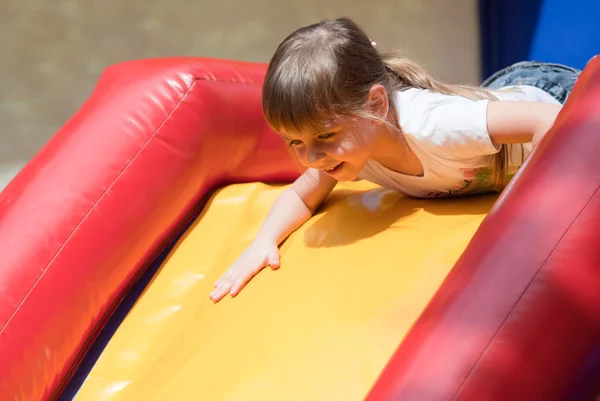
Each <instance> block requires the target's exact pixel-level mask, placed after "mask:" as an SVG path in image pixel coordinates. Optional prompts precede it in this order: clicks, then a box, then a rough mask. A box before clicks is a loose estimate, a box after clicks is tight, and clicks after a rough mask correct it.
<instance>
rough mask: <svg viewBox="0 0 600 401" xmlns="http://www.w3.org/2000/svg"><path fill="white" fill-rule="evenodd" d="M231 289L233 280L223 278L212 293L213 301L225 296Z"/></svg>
mask: <svg viewBox="0 0 600 401" xmlns="http://www.w3.org/2000/svg"><path fill="white" fill-rule="evenodd" d="M230 289H231V282H230V281H227V280H222V281H221V282H220V283H219V285H218V286H217V287H216V288H215V289H214V290H213V291H212V292H211V293H210V299H212V300H213V301H219V300H221V298H223V297H224V296H225V295H226V294H227V293H228V292H229V290H230Z"/></svg>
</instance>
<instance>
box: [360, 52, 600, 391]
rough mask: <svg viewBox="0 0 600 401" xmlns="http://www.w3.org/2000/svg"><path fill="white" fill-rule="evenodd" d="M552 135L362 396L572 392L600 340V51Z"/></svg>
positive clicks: (509, 189)
mask: <svg viewBox="0 0 600 401" xmlns="http://www.w3.org/2000/svg"><path fill="white" fill-rule="evenodd" d="M547 135H548V136H547V137H546V138H544V141H543V142H542V143H541V144H540V145H539V147H538V148H537V149H536V150H535V151H534V153H533V154H532V156H531V158H530V159H529V160H528V161H527V163H526V166H525V168H524V169H523V171H522V173H521V174H519V175H518V176H517V177H516V179H515V180H514V181H513V182H512V183H511V185H510V186H509V188H508V189H507V190H506V191H505V192H504V193H503V194H502V196H501V198H500V199H499V201H498V202H497V204H496V205H495V206H494V208H493V210H492V211H491V212H490V213H489V215H488V216H487V218H486V219H485V221H484V222H483V224H482V225H481V227H480V229H479V230H478V232H477V233H476V235H475V236H474V238H473V239H472V241H471V242H470V244H469V246H468V248H467V249H466V251H465V252H464V254H463V255H462V257H461V259H460V260H459V261H458V263H457V264H456V266H455V267H454V268H453V270H452V272H451V274H450V275H449V276H448V277H447V279H446V280H445V282H444V283H443V285H442V287H441V288H440V290H439V291H438V293H437V294H436V296H435V297H434V299H433V300H432V301H431V303H430V305H429V306H428V308H427V310H426V311H425V312H424V314H423V315H422V316H421V317H420V318H419V320H418V322H417V323H416V325H415V326H414V327H413V328H412V330H411V332H410V333H409V335H408V336H407V337H406V338H405V339H404V341H403V342H402V344H401V345H400V346H399V348H398V350H397V351H396V353H395V355H394V356H393V358H392V359H391V360H390V362H389V364H388V366H387V368H386V369H385V370H384V372H383V373H382V375H381V377H380V378H379V381H378V382H377V383H376V385H375V386H374V388H373V389H372V392H371V394H370V396H369V397H368V398H367V399H368V401H375V400H377V401H380V400H381V401H383V400H386V401H390V400H398V401H424V400H426V401H442V400H443V401H450V400H453V401H467V400H469V401H492V400H493V401H507V400H510V401H520V400H522V401H537V400H539V401H549V400H563V399H574V398H570V397H571V395H569V394H567V393H565V392H566V391H568V389H569V386H570V384H569V383H570V381H571V380H574V379H575V378H574V377H573V376H574V375H575V374H577V373H578V372H579V370H580V369H581V368H582V366H583V365H584V364H585V363H586V359H587V358H588V357H589V356H590V354H592V353H593V352H594V350H595V349H596V348H597V347H598V345H600V192H599V189H600V167H599V163H598V160H599V159H600V58H595V59H594V60H593V61H592V62H590V64H589V65H588V67H587V68H586V69H585V71H584V72H583V75H582V76H581V77H580V79H579V81H578V83H577V85H576V87H575V89H574V91H573V93H572V95H571V96H570V98H569V100H568V101H567V104H566V105H565V107H564V108H563V110H562V112H561V114H560V116H559V119H558V121H557V123H556V124H555V126H554V127H553V129H552V130H551V131H550V132H549V133H548V134H547ZM594 379H595V380H596V382H595V385H596V389H595V391H594V389H593V387H594V383H582V385H584V384H585V385H589V384H591V386H590V388H591V391H590V392H589V394H587V397H588V398H586V399H589V400H591V399H593V397H594V393H596V394H597V391H598V388H597V387H598V384H600V372H598V373H597V374H596V375H595V378H593V377H592V378H591V379H590V380H594ZM578 391H579V390H578ZM577 399H578V400H580V398H577Z"/></svg>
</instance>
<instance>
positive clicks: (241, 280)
mask: <svg viewBox="0 0 600 401" xmlns="http://www.w3.org/2000/svg"><path fill="white" fill-rule="evenodd" d="M252 276H254V275H253V274H252V273H250V272H247V273H246V274H245V275H243V276H240V277H238V278H237V279H236V280H235V281H234V282H233V285H232V286H231V290H230V291H229V293H230V294H231V296H232V297H235V296H236V295H237V294H238V293H239V292H240V291H241V289H242V288H244V287H245V286H246V284H247V283H248V281H250V279H251V278H252Z"/></svg>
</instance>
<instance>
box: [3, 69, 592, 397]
mask: <svg viewBox="0 0 600 401" xmlns="http://www.w3.org/2000/svg"><path fill="white" fill-rule="evenodd" d="M265 70H266V65H265V64H261V63H245V62H237V61H230V60H215V59H205V58H168V59H151V60H136V61H130V62H125V63H121V64H117V65H114V66H112V67H110V68H108V69H107V70H106V71H105V73H104V74H103V75H102V77H101V79H100V81H99V82H98V85H97V87H96V89H95V91H94V92H93V94H92V95H91V96H90V98H89V99H88V100H87V101H86V102H85V103H84V104H83V105H82V107H81V109H80V110H79V111H78V112H77V113H76V114H75V115H74V116H73V117H72V118H71V119H70V120H69V121H68V122H67V123H66V124H65V125H64V127H62V129H61V130H60V131H59V132H58V133H57V134H56V135H55V136H54V137H53V138H52V139H51V140H50V141H49V142H48V143H47V144H46V146H45V147H44V148H43V149H42V150H41V151H40V152H39V153H38V154H37V155H36V156H35V158H33V160H31V161H30V163H29V164H28V165H27V166H26V167H25V168H24V169H23V170H22V171H21V172H20V174H19V175H18V176H17V177H16V178H15V179H14V180H13V181H12V182H11V183H10V184H9V186H8V187H7V188H6V189H5V190H4V191H3V192H2V193H1V195H0V246H1V247H2V252H1V253H0V399H1V400H2V401H4V400H6V401H37V400H43V401H46V400H67V399H69V400H71V399H74V400H77V401H92V400H93V401H107V400H111V401H135V400H140V401H142V400H143V401H171V400H173V401H187V400H190V401H191V400H194V401H195V400H211V401H226V400H227V401H230V400H236V401H237V400H243V401H255V400H256V401H258V400H261V401H264V400H277V401H287V400H289V401H296V400H298V401H299V400H302V401H308V400H344V401H351V400H368V401H383V400H386V401H391V400H402V401H451V400H454V401H467V400H474V401H475V400H476V401H487V400H494V401H496V400H498V401H506V400H511V401H519V400H523V401H536V400H540V401H542V400H543V401H550V400H593V399H594V397H595V396H596V395H597V394H598V392H599V390H600V230H599V229H598V227H599V226H600V193H599V191H598V190H599V188H600V168H599V167H598V159H599V157H600V112H599V111H600V59H594V60H592V61H591V62H590V63H589V64H588V65H587V67H586V68H585V70H584V72H583V75H582V76H581V78H580V80H579V82H578V84H577V86H576V87H575V90H574V92H573V93H572V95H571V97H570V98H569V100H568V102H567V104H566V105H565V107H564V108H563V110H562V112H561V114H560V116H559V118H558V120H557V122H556V124H555V125H554V127H553V128H552V130H551V132H549V133H548V135H547V136H546V137H545V138H544V140H543V141H542V143H541V144H540V145H539V146H538V147H537V148H536V149H535V151H534V152H533V153H532V155H531V157H530V158H529V159H528V160H527V162H526V164H525V166H524V167H523V168H522V169H521V170H520V171H519V173H518V174H517V175H516V176H515V177H514V178H513V180H512V181H511V183H510V185H509V187H508V188H507V189H506V191H504V192H503V193H502V194H501V195H500V196H496V195H489V196H478V197H472V198H457V199H436V200H427V201H424V200H416V199H411V198H408V197H404V196H402V195H400V194H398V193H395V192H392V191H388V190H384V189H382V188H380V187H377V186H375V185H372V184H369V183H365V182H353V183H348V184H343V185H340V186H339V187H338V188H337V189H336V190H335V192H334V193H333V194H332V195H331V197H330V198H329V199H328V200H327V202H326V204H325V205H324V206H323V208H321V209H320V210H319V211H318V212H317V213H316V214H315V216H314V217H313V218H312V219H311V220H310V221H309V222H308V223H307V224H306V225H305V226H303V227H302V228H301V229H300V230H298V231H297V232H295V233H294V234H293V235H292V236H291V237H290V238H288V240H287V241H285V242H284V244H283V245H282V247H281V267H280V268H279V269H278V270H269V269H267V270H265V271H264V272H262V273H261V274H259V275H258V276H256V277H255V278H254V279H253V280H252V281H251V282H250V283H249V285H248V286H247V287H246V288H245V289H244V290H243V291H242V292H241V293H240V294H239V295H238V296H237V297H234V298H231V297H227V298H225V299H223V300H222V301H221V302H219V303H216V304H215V303H213V302H212V301H210V299H209V297H208V295H209V293H210V291H211V290H212V287H213V283H214V281H215V280H216V279H217V278H218V277H219V276H220V275H221V274H222V273H223V271H224V270H225V269H226V268H227V267H228V266H229V264H230V263H231V262H232V261H233V260H234V259H235V258H236V257H237V256H238V255H239V254H240V252H241V251H242V250H243V249H244V248H245V247H246V246H247V245H248V244H249V243H250V241H252V239H253V236H254V234H255V233H256V231H257V230H258V227H259V225H260V224H261V223H262V221H263V219H264V217H265V215H266V213H267V212H268V209H269V207H270V205H271V203H272V202H273V201H274V199H275V198H276V196H277V195H278V194H279V193H280V192H281V191H282V190H283V189H284V188H285V187H286V186H287V185H289V183H290V182H291V181H292V180H293V179H294V178H295V177H297V176H298V174H299V170H298V169H297V167H296V165H295V164H294V163H293V162H292V160H291V158H290V157H289V154H288V152H287V150H286V149H285V147H284V145H283V143H282V142H281V141H280V140H279V138H278V136H277V135H276V134H275V133H274V132H272V131H271V130H270V129H269V128H268V126H267V124H266V123H265V121H264V119H263V116H262V113H261V102H260V92H261V83H262V79H263V75H264V73H265Z"/></svg>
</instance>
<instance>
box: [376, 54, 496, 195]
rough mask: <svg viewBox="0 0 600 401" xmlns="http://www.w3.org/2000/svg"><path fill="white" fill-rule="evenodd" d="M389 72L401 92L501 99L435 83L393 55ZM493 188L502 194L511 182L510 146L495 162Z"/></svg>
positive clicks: (387, 59) (477, 90)
mask: <svg viewBox="0 0 600 401" xmlns="http://www.w3.org/2000/svg"><path fill="white" fill-rule="evenodd" d="M382 59H383V62H384V64H385V68H386V70H387V71H388V72H389V73H390V74H391V77H392V79H393V80H394V81H396V82H395V83H396V85H395V86H396V87H398V89H404V88H419V89H428V90H430V91H432V92H436V93H441V94H444V95H455V96H462V97H465V98H467V99H471V100H482V99H487V100H491V101H496V100H498V98H497V97H496V96H494V94H492V93H491V92H489V91H487V90H485V89H483V88H478V87H471V86H466V85H449V84H446V83H443V82H441V81H439V80H437V79H435V78H434V77H433V76H432V75H430V74H429V73H428V72H427V71H426V70H425V69H424V68H423V67H421V66H420V65H419V64H417V63H416V62H414V61H412V60H409V59H407V58H404V57H398V56H396V55H393V54H384V55H382ZM491 168H492V187H493V189H494V190H495V191H497V192H502V191H503V190H504V188H505V187H506V185H507V182H508V145H506V144H502V146H501V148H500V151H499V152H498V153H496V154H495V155H494V158H493V161H492V165H491Z"/></svg>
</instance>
